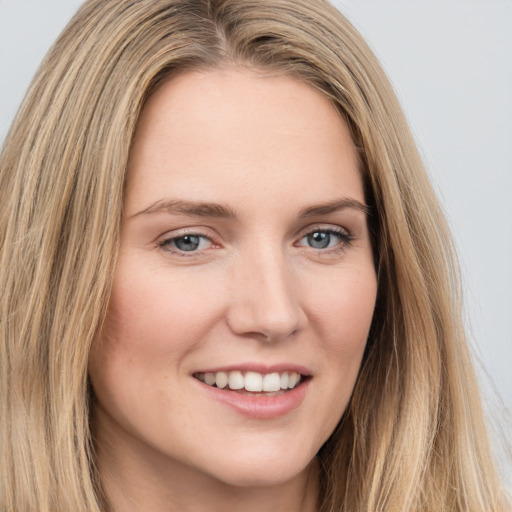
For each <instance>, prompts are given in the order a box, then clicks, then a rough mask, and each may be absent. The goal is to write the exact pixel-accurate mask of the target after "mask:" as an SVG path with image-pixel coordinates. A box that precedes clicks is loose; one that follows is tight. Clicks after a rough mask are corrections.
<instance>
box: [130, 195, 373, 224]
mask: <svg viewBox="0 0 512 512" xmlns="http://www.w3.org/2000/svg"><path fill="white" fill-rule="evenodd" d="M345 209H355V210H359V211H361V212H363V213H364V214H365V215H369V213H370V209H369V207H368V206H366V205H365V204H363V203H362V202H360V201H357V200H356V199H351V198H341V199H335V200H334V201H329V202H327V203H322V204H318V205H313V206H308V207H306V208H303V209H302V210H300V212H299V218H301V219H303V218H309V217H315V216H317V215H327V214H329V213H334V212H337V211H340V210H345ZM152 213H169V214H178V215H188V216H193V217H214V218H222V219H236V218H237V217H238V215H237V213H236V211H235V210H233V209H232V208H230V207H229V206H226V205H222V204H218V203H209V202H200V201H184V200H179V199H171V200H162V201H157V202H156V203H153V204H152V205H150V206H148V207H147V208H145V209H144V210H141V211H139V212H137V213H134V214H133V215H131V216H130V218H132V217H137V216H139V215H148V214H152Z"/></svg>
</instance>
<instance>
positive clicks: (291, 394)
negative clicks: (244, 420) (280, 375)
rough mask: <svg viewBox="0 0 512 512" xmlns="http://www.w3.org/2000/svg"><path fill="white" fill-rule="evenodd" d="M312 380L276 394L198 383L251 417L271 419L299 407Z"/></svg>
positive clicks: (213, 396)
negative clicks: (251, 392) (247, 391)
mask: <svg viewBox="0 0 512 512" xmlns="http://www.w3.org/2000/svg"><path fill="white" fill-rule="evenodd" d="M310 380H311V379H307V380H304V381H303V382H301V383H300V384H299V385H298V386H297V387H296V388H293V389H290V390H288V391H285V392H284V393H282V394H280V395H274V396H265V395H256V396H252V395H244V394H241V393H237V392H236V391H229V390H227V389H219V388H214V387H213V386H208V385H207V384H204V383H202V382H200V381H199V380H197V383H198V384H199V385H200V386H201V388H202V389H203V390H204V391H205V393H207V394H208V395H209V396H210V398H212V399H213V400H216V401H218V402H221V403H223V404H226V405H227V406H229V407H231V408H232V409H234V410H235V411H236V412H237V413H239V414H241V415H243V416H247V417H249V418H254V419H260V420H270V419H274V418H279V417H281V416H285V415H286V414H289V413H290V412H292V411H293V410H294V409H297V408H298V407H299V406H300V405H301V404H302V402H303V401H304V398H305V396H306V391H307V388H308V385H309V382H310Z"/></svg>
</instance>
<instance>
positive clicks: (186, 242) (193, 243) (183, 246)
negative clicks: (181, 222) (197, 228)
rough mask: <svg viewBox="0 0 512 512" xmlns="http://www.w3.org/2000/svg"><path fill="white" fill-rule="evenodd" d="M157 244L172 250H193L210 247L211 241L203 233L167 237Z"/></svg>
mask: <svg viewBox="0 0 512 512" xmlns="http://www.w3.org/2000/svg"><path fill="white" fill-rule="evenodd" d="M159 245H160V247H163V248H165V249H167V250H170V251H172V252H194V251H201V250H203V249H208V248H210V247H211V246H212V241H211V240H210V239H209V238H208V237H206V236H204V235H197V234H187V235H182V236H176V237H172V238H167V239H165V240H163V241H162V242H161V243H160V244H159Z"/></svg>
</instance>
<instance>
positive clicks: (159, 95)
mask: <svg viewBox="0 0 512 512" xmlns="http://www.w3.org/2000/svg"><path fill="white" fill-rule="evenodd" d="M297 185H300V186H302V187H307V190H308V191H309V193H310V195H311V200H312V201H315V200H316V199H320V200H323V199H324V198H323V197H318V198H315V197H314V196H315V195H322V194H325V190H326V189H329V188H337V189H339V188H348V189H349V190H350V191H351V193H352V194H353V195H356V196H359V197H357V198H358V199H360V200H362V199H363V198H362V195H363V193H362V185H361V180H360V176H359V171H358V157H357V152H356V151H355V148H354V144H353V142H352V138H351V136H350V132H349V129H348V127H347V124H346V123H345V121H344V120H343V118H342V116H341V115H340V114H339V112H338V111H337V110H336V109H335V108H334V106H333V105H332V104H331V102H330V101H329V100H328V99H327V98H326V97H325V96H324V95H323V94H321V93H320V92H319V91H317V90H316V89H314V88H313V87H312V86H310V85H308V84H306V83H304V82H302V81H299V80H297V79H295V78H292V77H289V76H266V75H263V74H261V73H257V72H252V71H248V70H235V69H229V70H212V71H203V72H199V71H189V72H184V73H182V74H180V75H178V76H176V77H173V78H172V79H170V80H168V81H167V82H165V83H164V84H162V85H161V86H160V87H159V88H158V89H157V90H156V91H155V93H154V94H153V95H152V96H151V97H150V99H149V100H148V102H147V104H146V105H145V107H144V109H143V111H142V114H141V117H140V120H139V123H138V127H137V130H136V134H135V137H134V142H133V146H132V150H131V154H130V161H129V173H128V186H127V196H126V202H127V206H130V207H131V206H132V205H133V204H132V203H134V202H135V203H137V204H134V205H133V206H134V207H137V206H139V205H143V203H147V202H150V201H152V200H154V198H155V196H156V195H158V194H162V193H164V191H166V192H168V193H172V194H173V195H175V194H177V195H179V196H182V195H187V196H189V195H194V196H196V197H193V199H194V200H205V201H206V200H208V201H210V200H219V199H222V200H223V201H225V200H226V199H230V200H233V198H234V197H235V196H236V197H237V198H239V199H240V200H243V199H244V198H245V199H246V200H248V199H250V197H252V196H254V195H255V194H258V193H259V194H262V195H264V196H265V195H266V196H268V197H270V196H271V195H272V194H274V193H275V194H282V193H283V192H286V190H288V191H289V192H291V191H292V189H293V188H296V187H297ZM317 189H318V190H317ZM135 192H136V194H135ZM340 193H343V190H340V191H339V192H338V194H337V195H338V196H339V195H340ZM210 196H212V197H210ZM219 196H222V197H221V198H220V197H219Z"/></svg>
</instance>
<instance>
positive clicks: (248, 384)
mask: <svg viewBox="0 0 512 512" xmlns="http://www.w3.org/2000/svg"><path fill="white" fill-rule="evenodd" d="M194 376H195V377H196V378H197V379H199V380H200V381H201V382H204V383H205V384H208V386H217V387H218V388H220V389H224V388H226V387H229V389H233V390H238V389H245V390H246V391H251V392H253V393H260V392H262V391H264V392H269V393H271V392H277V391H280V390H287V389H293V388H294V387H296V386H298V385H299V384H300V382H301V380H302V377H301V375H300V374H299V373H297V372H282V373H278V372H274V373H266V374H262V373H258V372H246V373H245V375H244V374H243V373H242V372H241V371H238V370H235V371H232V372H217V373H212V372H208V373H197V374H195V375H194Z"/></svg>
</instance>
